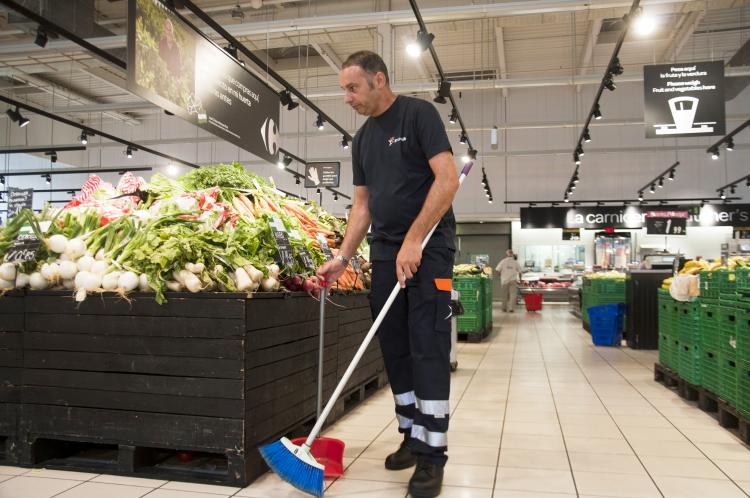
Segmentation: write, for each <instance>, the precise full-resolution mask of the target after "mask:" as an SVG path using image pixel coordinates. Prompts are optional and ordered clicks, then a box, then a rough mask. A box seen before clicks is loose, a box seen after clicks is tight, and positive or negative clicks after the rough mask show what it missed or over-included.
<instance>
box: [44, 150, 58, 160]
mask: <svg viewBox="0 0 750 498" xmlns="http://www.w3.org/2000/svg"><path fill="white" fill-rule="evenodd" d="M45 154H46V155H48V156H49V160H50V161H51V162H53V163H56V162H57V152H55V151H54V150H53V151H51V152H45Z"/></svg>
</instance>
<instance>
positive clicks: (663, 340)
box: [659, 330, 674, 370]
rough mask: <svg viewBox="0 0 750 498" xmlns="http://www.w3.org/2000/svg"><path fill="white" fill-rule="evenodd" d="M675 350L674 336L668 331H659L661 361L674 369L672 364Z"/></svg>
mask: <svg viewBox="0 0 750 498" xmlns="http://www.w3.org/2000/svg"><path fill="white" fill-rule="evenodd" d="M673 357H674V352H673V351H672V336H671V335H669V334H668V333H667V332H664V331H661V330H660V331H659V363H661V364H662V365H664V366H665V367H667V368H671V369H673V370H674V365H673V364H672V361H673Z"/></svg>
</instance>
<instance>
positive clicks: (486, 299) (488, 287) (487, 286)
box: [482, 278, 492, 329]
mask: <svg viewBox="0 0 750 498" xmlns="http://www.w3.org/2000/svg"><path fill="white" fill-rule="evenodd" d="M482 284H483V287H484V293H483V296H482V297H483V301H482V302H483V306H484V326H485V327H487V328H490V329H491V328H492V279H491V278H482Z"/></svg>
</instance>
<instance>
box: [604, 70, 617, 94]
mask: <svg viewBox="0 0 750 498" xmlns="http://www.w3.org/2000/svg"><path fill="white" fill-rule="evenodd" d="M604 88H606V89H607V90H609V91H610V92H614V91H615V89H616V88H617V85H615V82H614V80H613V79H612V75H611V74H610V73H607V76H606V77H605V78H604Z"/></svg>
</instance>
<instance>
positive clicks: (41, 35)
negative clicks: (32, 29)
mask: <svg viewBox="0 0 750 498" xmlns="http://www.w3.org/2000/svg"><path fill="white" fill-rule="evenodd" d="M47 41H48V37H47V32H46V31H44V28H43V27H41V26H39V27H38V28H36V38H34V43H36V44H37V45H39V46H40V47H42V48H44V47H45V45H47Z"/></svg>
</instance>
